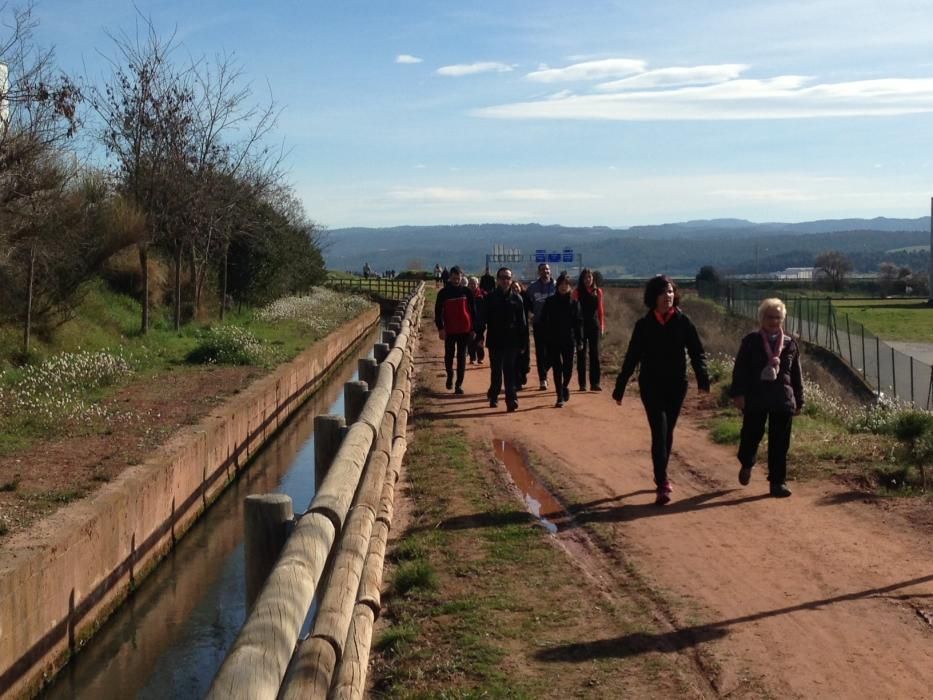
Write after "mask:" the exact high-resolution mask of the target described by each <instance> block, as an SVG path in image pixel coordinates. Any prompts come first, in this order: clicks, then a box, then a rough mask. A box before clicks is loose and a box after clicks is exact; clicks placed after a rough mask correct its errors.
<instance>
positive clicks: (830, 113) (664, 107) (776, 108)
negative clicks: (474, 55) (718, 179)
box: [473, 75, 933, 121]
mask: <svg viewBox="0 0 933 700" xmlns="http://www.w3.org/2000/svg"><path fill="white" fill-rule="evenodd" d="M810 82H812V79H811V78H808V77H806V76H799V75H782V76H777V77H774V78H767V79H760V80H727V81H725V82H721V83H717V84H714V85H705V86H701V87H680V88H675V89H669V90H651V91H633V92H621V93H611V94H586V95H568V96H564V97H561V96H557V97H556V98H555V97H553V96H552V97H551V98H542V99H538V100H534V101H529V102H516V103H512V104H504V105H496V106H493V107H486V108H483V109H477V110H475V111H474V112H473V113H474V114H475V115H477V116H481V117H492V118H499V119H581V120H617V121H685V120H686V121H689V120H735V119H803V118H813V117H855V116H891V115H899V114H917V113H923V112H933V78H885V79H879V80H860V81H851V82H842V83H822V84H815V85H808V83H810Z"/></svg>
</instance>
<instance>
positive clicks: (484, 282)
mask: <svg viewBox="0 0 933 700" xmlns="http://www.w3.org/2000/svg"><path fill="white" fill-rule="evenodd" d="M479 288H480V289H482V290H483V294H489V293H490V292H491V291H492V290H493V289H495V288H496V278H495V277H493V276H492V275H490V274H489V265H487V266H486V269H485V271H484V272H483V276H482V277H480V278H479Z"/></svg>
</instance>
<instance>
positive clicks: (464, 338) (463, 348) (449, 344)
mask: <svg viewBox="0 0 933 700" xmlns="http://www.w3.org/2000/svg"><path fill="white" fill-rule="evenodd" d="M469 342H470V334H469V333H454V334H453V335H448V336H446V337H445V338H444V369H446V370H447V378H448V379H450V378H451V377H453V376H454V352H455V351H456V353H457V386H461V385H462V384H463V375H464V373H465V372H466V353H467V345H468V344H469Z"/></svg>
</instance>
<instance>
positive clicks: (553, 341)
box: [541, 273, 583, 408]
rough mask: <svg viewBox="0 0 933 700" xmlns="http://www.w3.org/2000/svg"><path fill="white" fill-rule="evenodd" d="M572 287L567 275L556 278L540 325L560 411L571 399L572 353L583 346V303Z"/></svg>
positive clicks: (542, 313) (543, 308) (542, 312)
mask: <svg viewBox="0 0 933 700" xmlns="http://www.w3.org/2000/svg"><path fill="white" fill-rule="evenodd" d="M571 289H572V284H571V283H570V278H569V277H568V276H567V275H566V273H561V275H560V276H559V277H558V278H557V293H556V294H553V295H551V296H549V297H548V298H547V299H545V300H544V306H543V307H542V308H541V325H542V327H543V328H544V341H545V343H547V357H548V361H549V362H550V363H551V367H552V369H553V370H554V389H555V390H556V391H557V403H556V404H555V405H556V407H557V408H561V407H562V406H563V405H564V403H565V402H566V401H569V400H570V379H571V377H573V352H574V349H576V348H578V347H580V345H581V344H582V343H583V330H582V319H581V317H580V304H579V303H578V302H577V301H576V300H575V299H574V298H573V297H572V296H571V294H570V291H571Z"/></svg>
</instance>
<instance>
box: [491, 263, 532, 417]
mask: <svg viewBox="0 0 933 700" xmlns="http://www.w3.org/2000/svg"><path fill="white" fill-rule="evenodd" d="M523 338H524V341H523V340H522V339H523ZM527 340H528V320H527V315H526V312H525V304H524V302H523V301H522V298H521V297H520V296H519V295H518V294H515V293H514V292H513V291H512V271H511V270H510V269H509V268H507V267H502V268H499V270H498V272H497V273H496V288H495V289H494V290H493V291H492V292H490V293H489V294H488V295H487V296H486V349H487V350H489V390H488V391H487V392H486V396H487V398H488V399H489V406H490V407H491V408H495V407H496V406H498V405H499V393H500V392H501V391H502V390H503V388H504V389H505V405H506V410H507V411H509V412H511V411H514V410H516V409H517V408H518V393H517V392H518V377H517V374H518V371H517V370H518V367H517V359H518V353H519V349H520V348H521V346H522V343H523V342H527Z"/></svg>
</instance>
